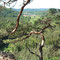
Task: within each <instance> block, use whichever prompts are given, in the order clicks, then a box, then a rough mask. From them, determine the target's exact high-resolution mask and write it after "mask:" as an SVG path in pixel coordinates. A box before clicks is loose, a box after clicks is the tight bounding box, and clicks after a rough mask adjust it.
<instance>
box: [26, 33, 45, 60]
mask: <svg viewBox="0 0 60 60" xmlns="http://www.w3.org/2000/svg"><path fill="white" fill-rule="evenodd" d="M41 39H42V42H41V44H40V45H39V52H40V55H38V54H36V53H35V52H32V51H31V50H30V48H28V47H27V49H28V51H29V52H30V53H31V54H34V55H36V56H37V57H39V60H43V51H42V49H43V47H44V44H45V37H44V35H43V34H42V33H41Z"/></svg>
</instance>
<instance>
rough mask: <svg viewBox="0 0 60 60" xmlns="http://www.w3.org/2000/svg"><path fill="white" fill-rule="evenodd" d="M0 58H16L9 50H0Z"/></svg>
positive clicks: (13, 59)
mask: <svg viewBox="0 0 60 60" xmlns="http://www.w3.org/2000/svg"><path fill="white" fill-rule="evenodd" d="M0 60H16V59H15V56H14V55H13V54H11V53H9V52H2V51H0Z"/></svg>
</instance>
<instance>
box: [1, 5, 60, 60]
mask: <svg viewBox="0 0 60 60" xmlns="http://www.w3.org/2000/svg"><path fill="white" fill-rule="evenodd" d="M32 10H33V11H32ZM18 13H19V10H18V11H17V10H15V9H12V8H5V7H3V6H0V51H3V52H7V53H11V54H13V55H14V56H15V59H16V60H60V9H55V8H50V9H25V10H24V11H23V13H22V15H21V17H20V21H19V26H18V29H17V31H16V32H15V33H13V34H11V31H12V30H13V29H14V27H15V25H16V20H17V16H18ZM40 33H41V35H40ZM41 40H42V42H44V44H43V43H41ZM41 44H43V46H42V47H41ZM40 48H41V49H40ZM40 56H41V57H40ZM8 60H9V59H8Z"/></svg>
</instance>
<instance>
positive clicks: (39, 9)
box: [13, 8, 48, 11]
mask: <svg viewBox="0 0 60 60" xmlns="http://www.w3.org/2000/svg"><path fill="white" fill-rule="evenodd" d="M13 10H15V11H20V9H13ZM47 10H48V8H38V9H36V8H35V9H32V8H31V9H29V8H27V9H24V11H47Z"/></svg>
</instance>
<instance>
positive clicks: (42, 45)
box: [39, 33, 45, 60]
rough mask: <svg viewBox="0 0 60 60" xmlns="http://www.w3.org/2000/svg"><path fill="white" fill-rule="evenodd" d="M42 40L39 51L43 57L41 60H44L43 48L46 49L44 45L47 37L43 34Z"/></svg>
mask: <svg viewBox="0 0 60 60" xmlns="http://www.w3.org/2000/svg"><path fill="white" fill-rule="evenodd" d="M41 39H42V42H41V44H40V47H39V51H40V54H41V56H40V58H39V60H43V51H42V48H43V47H44V44H45V37H44V35H43V34H42V33H41Z"/></svg>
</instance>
